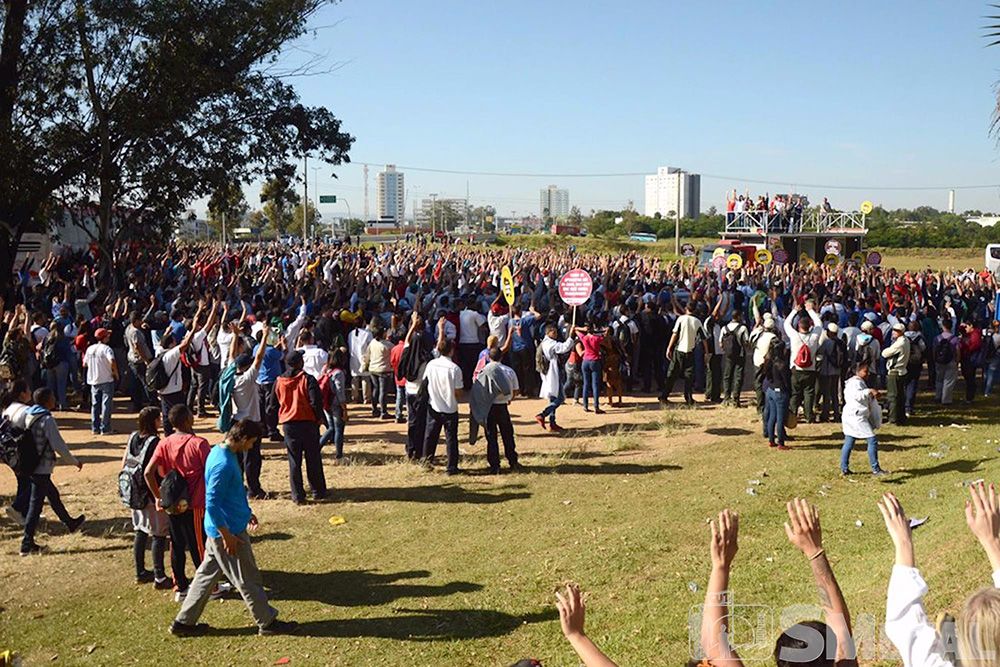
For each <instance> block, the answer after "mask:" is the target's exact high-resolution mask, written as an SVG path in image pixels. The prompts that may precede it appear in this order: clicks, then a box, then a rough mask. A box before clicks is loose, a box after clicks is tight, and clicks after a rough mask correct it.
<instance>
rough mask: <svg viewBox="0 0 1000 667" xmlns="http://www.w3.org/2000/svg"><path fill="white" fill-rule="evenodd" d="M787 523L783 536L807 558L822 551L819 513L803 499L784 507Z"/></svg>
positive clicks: (795, 500)
mask: <svg viewBox="0 0 1000 667" xmlns="http://www.w3.org/2000/svg"><path fill="white" fill-rule="evenodd" d="M786 509H787V510H788V521H786V522H785V535H787V536H788V541H789V542H791V543H792V544H794V545H795V546H796V547H797V548H798V550H799V551H801V552H802V553H803V554H805V555H806V557H808V558H813V557H815V556H817V555H818V554H819V553H820V552H821V551H822V550H823V534H822V531H821V530H820V525H819V511H817V509H816V506H815V505H810V504H809V503H808V502H807V501H806V500H805V499H803V498H794V499H792V501H791V502H789V503H788V504H787V505H786Z"/></svg>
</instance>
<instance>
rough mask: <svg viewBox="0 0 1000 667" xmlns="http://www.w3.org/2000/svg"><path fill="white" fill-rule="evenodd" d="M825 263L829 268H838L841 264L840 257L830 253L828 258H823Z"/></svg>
mask: <svg viewBox="0 0 1000 667" xmlns="http://www.w3.org/2000/svg"><path fill="white" fill-rule="evenodd" d="M823 263H824V264H826V265H827V266H837V265H838V264H840V255H835V254H833V253H832V252H831V253H828V254H827V256H826V257H824V258H823Z"/></svg>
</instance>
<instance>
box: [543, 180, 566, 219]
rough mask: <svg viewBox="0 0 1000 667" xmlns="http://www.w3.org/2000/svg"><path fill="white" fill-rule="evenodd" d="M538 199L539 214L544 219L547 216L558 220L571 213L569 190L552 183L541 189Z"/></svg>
mask: <svg viewBox="0 0 1000 667" xmlns="http://www.w3.org/2000/svg"><path fill="white" fill-rule="evenodd" d="M538 199H539V201H538V214H539V215H540V216H541V217H542V219H543V220H544V219H545V218H547V217H551V218H553V219H555V220H558V219H560V218H565V217H566V216H568V215H569V190H564V189H560V188H557V187H556V186H554V185H550V186H549V187H547V188H542V189H541V190H540V191H539V196H538Z"/></svg>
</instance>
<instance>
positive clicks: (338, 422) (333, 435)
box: [319, 392, 402, 459]
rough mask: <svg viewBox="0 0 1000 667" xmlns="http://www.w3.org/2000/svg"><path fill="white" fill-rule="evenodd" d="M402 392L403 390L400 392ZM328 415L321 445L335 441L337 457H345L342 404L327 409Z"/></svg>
mask: <svg viewBox="0 0 1000 667" xmlns="http://www.w3.org/2000/svg"><path fill="white" fill-rule="evenodd" d="M400 393H402V392H400ZM324 413H325V415H326V432H325V433H324V434H323V437H322V438H320V440H319V446H320V447H323V446H324V445H328V444H330V442H331V441H332V442H333V445H334V447H336V449H337V458H338V459H342V458H344V416H343V413H342V412H341V411H340V406H337V407H335V408H333V409H332V410H325V411H324Z"/></svg>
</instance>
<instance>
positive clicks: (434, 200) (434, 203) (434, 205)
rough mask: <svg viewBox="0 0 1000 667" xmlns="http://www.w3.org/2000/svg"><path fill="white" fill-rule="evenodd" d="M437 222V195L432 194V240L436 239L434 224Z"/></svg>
mask: <svg viewBox="0 0 1000 667" xmlns="http://www.w3.org/2000/svg"><path fill="white" fill-rule="evenodd" d="M436 220H437V193H436V192H432V193H431V238H432V239H433V238H434V224H435V222H436Z"/></svg>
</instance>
